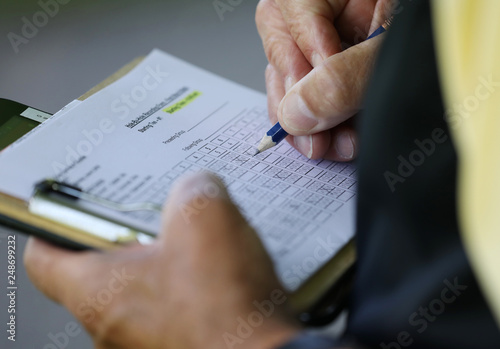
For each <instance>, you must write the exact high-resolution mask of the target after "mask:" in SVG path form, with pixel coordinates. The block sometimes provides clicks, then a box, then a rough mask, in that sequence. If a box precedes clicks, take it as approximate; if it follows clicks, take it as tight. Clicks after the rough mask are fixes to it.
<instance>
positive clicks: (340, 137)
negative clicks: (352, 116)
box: [321, 123, 358, 162]
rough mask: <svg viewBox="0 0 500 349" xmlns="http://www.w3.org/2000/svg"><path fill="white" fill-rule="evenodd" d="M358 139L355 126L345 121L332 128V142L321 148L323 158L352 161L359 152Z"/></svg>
mask: <svg viewBox="0 0 500 349" xmlns="http://www.w3.org/2000/svg"><path fill="white" fill-rule="evenodd" d="M357 144H358V140H357V136H356V131H355V129H354V127H353V126H352V125H350V124H348V123H343V124H341V125H339V126H337V127H334V128H333V129H331V130H330V144H329V145H328V146H327V147H326V148H324V149H321V151H323V155H322V156H321V158H323V159H327V160H332V161H340V162H344V161H352V160H354V158H356V155H357V153H358V145H357Z"/></svg>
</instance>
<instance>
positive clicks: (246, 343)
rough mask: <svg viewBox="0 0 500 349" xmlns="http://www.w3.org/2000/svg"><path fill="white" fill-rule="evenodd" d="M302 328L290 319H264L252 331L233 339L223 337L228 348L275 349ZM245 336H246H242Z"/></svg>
mask: <svg viewBox="0 0 500 349" xmlns="http://www.w3.org/2000/svg"><path fill="white" fill-rule="evenodd" d="M301 331H302V328H301V327H300V325H299V323H298V322H294V321H290V320H282V321H279V320H276V319H266V321H264V323H263V324H262V325H261V326H260V327H258V328H255V329H254V331H252V332H247V333H246V334H244V333H241V335H242V336H239V337H238V338H232V339H233V341H231V340H229V341H228V340H227V339H225V342H226V343H225V344H226V346H227V347H228V348H232V347H236V344H239V345H238V346H237V347H238V348H241V349H276V348H279V347H281V346H282V345H284V344H285V343H287V342H289V341H290V340H291V339H293V338H294V337H296V336H297V335H298V334H299V333H300V332H301ZM242 337H246V338H242Z"/></svg>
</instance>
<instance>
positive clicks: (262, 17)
mask: <svg viewBox="0 0 500 349" xmlns="http://www.w3.org/2000/svg"><path fill="white" fill-rule="evenodd" d="M271 1H272V0H260V1H259V3H258V4H257V8H256V10H255V23H256V24H257V29H259V31H260V30H261V29H262V28H263V26H265V25H266V22H267V20H268V18H269V17H268V14H269V10H270V6H271V4H270V2H271Z"/></svg>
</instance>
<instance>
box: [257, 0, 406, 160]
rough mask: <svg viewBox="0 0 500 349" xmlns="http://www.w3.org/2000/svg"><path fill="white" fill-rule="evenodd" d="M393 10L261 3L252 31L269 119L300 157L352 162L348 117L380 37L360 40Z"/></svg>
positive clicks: (380, 1) (325, 0)
mask: <svg viewBox="0 0 500 349" xmlns="http://www.w3.org/2000/svg"><path fill="white" fill-rule="evenodd" d="M395 10H396V4H395V1H392V0H260V2H259V4H258V6H257V12H256V23H257V29H258V31H259V34H260V36H261V39H262V42H263V45H264V50H265V52H266V56H267V58H268V60H269V65H268V67H267V69H266V87H267V93H268V109H269V117H270V119H271V122H272V123H273V124H274V123H275V122H276V121H279V122H280V124H281V126H282V127H283V128H284V129H285V130H286V131H287V132H288V133H289V134H290V135H291V136H289V137H288V138H287V139H288V141H289V142H290V144H291V145H292V146H294V147H295V148H296V149H298V150H299V151H300V152H301V153H302V154H304V155H306V156H307V157H309V158H312V159H319V158H325V159H329V160H334V161H349V160H352V159H353V158H354V157H355V156H356V152H357V140H356V134H355V132H354V128H353V122H352V117H353V116H354V115H355V114H356V113H357V112H358V111H359V110H360V109H361V101H362V97H363V94H364V91H365V88H366V85H367V81H368V78H369V76H370V74H371V71H372V68H373V65H374V61H375V57H376V52H377V49H378V47H379V46H380V43H381V40H382V37H383V36H384V35H380V36H378V37H375V38H373V39H370V40H367V41H364V39H365V38H366V37H367V36H368V34H369V33H372V32H373V31H374V30H375V29H376V28H378V27H379V26H380V25H381V24H382V23H383V22H384V21H385V20H386V19H387V18H389V17H390V16H391V15H392V14H394V13H395ZM345 46H349V48H347V49H344V48H345Z"/></svg>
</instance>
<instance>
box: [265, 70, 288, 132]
mask: <svg viewBox="0 0 500 349" xmlns="http://www.w3.org/2000/svg"><path fill="white" fill-rule="evenodd" d="M266 90H267V110H268V113H269V120H270V121H271V124H272V125H274V124H275V123H276V122H278V106H279V104H280V102H281V100H282V99H283V96H284V95H285V86H284V85H283V78H282V77H281V76H280V75H279V73H278V72H277V70H276V69H275V68H274V67H273V66H272V65H271V64H268V66H267V68H266Z"/></svg>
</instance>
